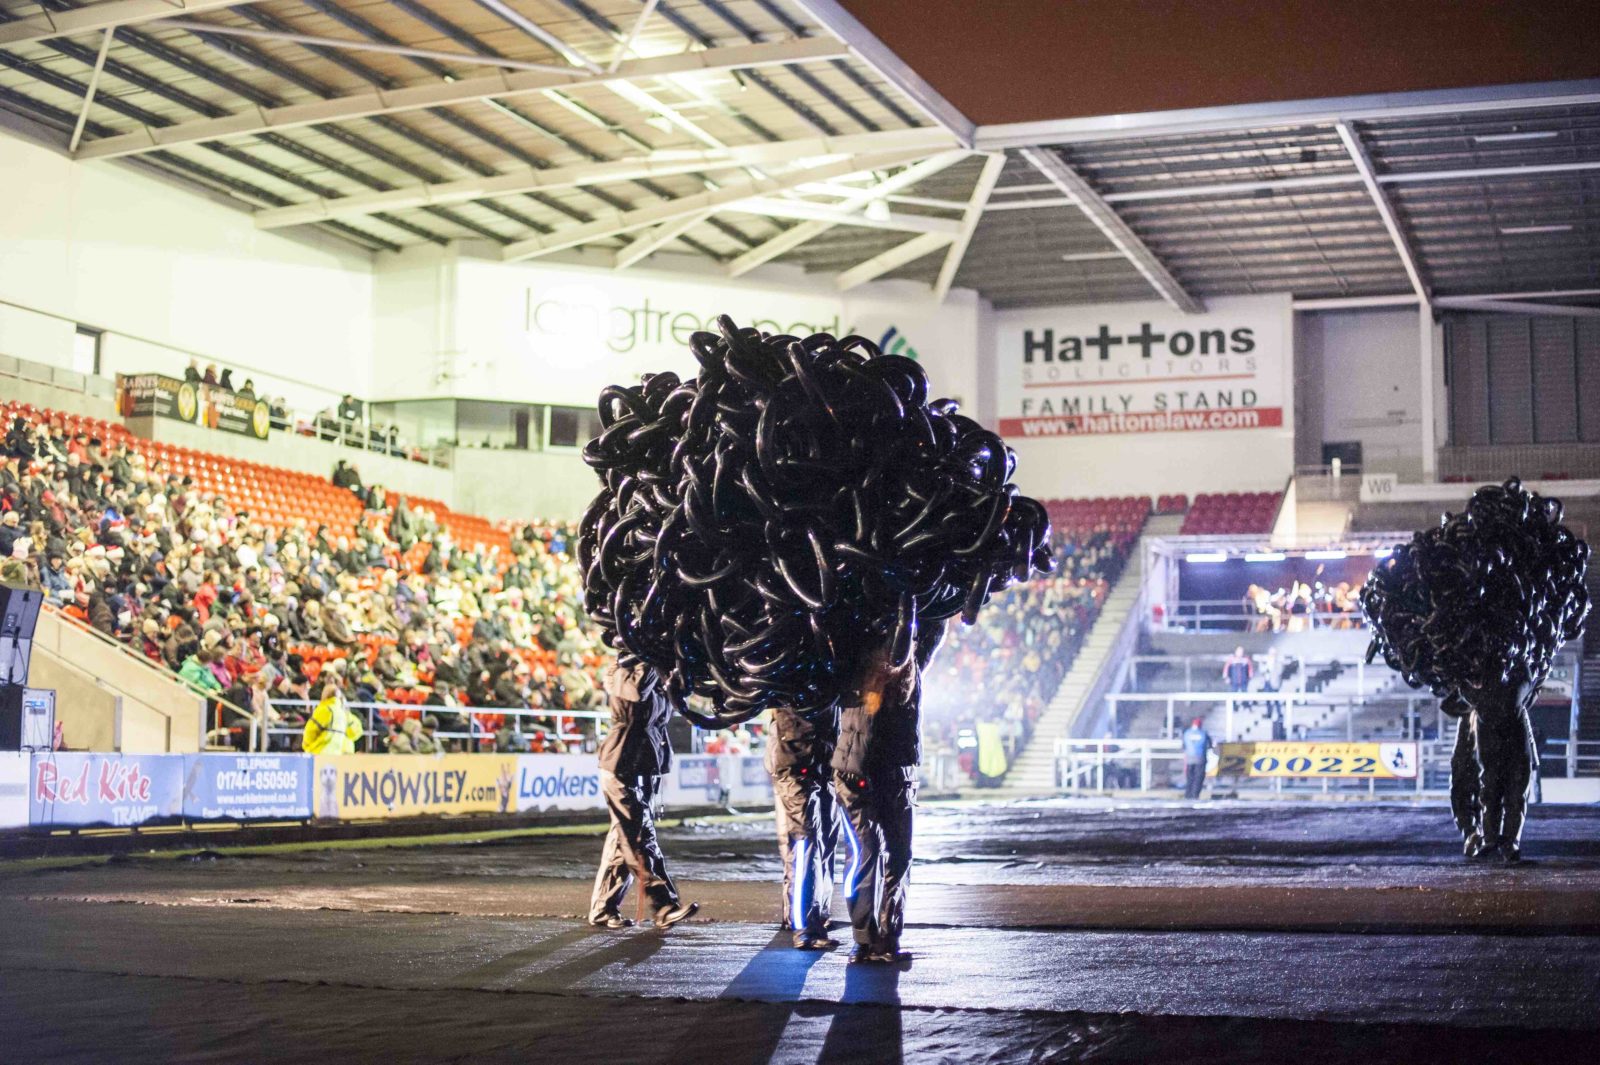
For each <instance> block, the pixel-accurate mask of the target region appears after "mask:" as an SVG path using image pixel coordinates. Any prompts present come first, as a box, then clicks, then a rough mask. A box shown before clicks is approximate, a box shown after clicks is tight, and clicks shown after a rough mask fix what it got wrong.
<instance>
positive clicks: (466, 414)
mask: <svg viewBox="0 0 1600 1065" xmlns="http://www.w3.org/2000/svg"><path fill="white" fill-rule="evenodd" d="M371 417H372V420H373V421H375V422H378V423H381V424H385V425H393V426H396V427H397V428H398V429H399V430H400V435H401V436H402V437H403V438H404V439H406V440H409V441H411V442H413V443H414V444H416V445H417V446H419V447H422V448H435V447H478V448H495V449H499V450H507V451H542V450H545V449H546V448H581V447H582V446H583V445H584V444H586V443H588V442H589V440H590V438H592V437H594V436H595V435H597V434H598V433H599V432H600V415H599V414H598V413H596V412H595V411H594V410H593V409H592V408H588V407H552V406H549V405H548V404H543V403H503V402H499V401H496V400H487V399H416V400H397V401H395V402H392V403H374V404H373V405H372V411H371Z"/></svg>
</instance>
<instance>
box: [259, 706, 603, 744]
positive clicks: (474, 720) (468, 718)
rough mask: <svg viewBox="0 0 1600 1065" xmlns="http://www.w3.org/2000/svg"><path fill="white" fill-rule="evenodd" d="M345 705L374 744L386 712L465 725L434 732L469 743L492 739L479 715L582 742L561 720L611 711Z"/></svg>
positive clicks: (296, 731)
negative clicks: (540, 727)
mask: <svg viewBox="0 0 1600 1065" xmlns="http://www.w3.org/2000/svg"><path fill="white" fill-rule="evenodd" d="M271 704H272V708H273V709H274V710H277V711H278V712H279V713H283V712H284V711H286V710H295V711H298V712H299V713H301V714H307V715H309V714H310V713H311V711H312V710H314V709H315V708H316V706H317V705H318V704H317V703H316V702H315V701H308V700H305V699H273V700H271ZM345 707H346V708H347V709H349V710H353V711H355V713H356V715H357V716H358V717H360V718H361V722H362V735H364V736H365V737H366V742H367V743H368V744H369V745H370V744H375V743H377V741H378V740H379V739H380V738H381V737H383V736H385V735H387V733H388V731H389V730H388V723H387V722H386V721H385V720H384V715H386V714H390V715H401V716H409V717H427V716H433V717H436V718H439V719H440V723H441V724H446V723H449V724H454V725H457V726H465V728H464V729H463V728H460V727H457V728H455V729H452V730H449V731H446V730H444V729H441V730H440V731H438V732H436V733H434V736H435V738H437V739H442V740H462V741H464V742H467V743H472V744H477V743H480V742H484V741H488V740H492V739H493V738H494V730H492V729H486V728H483V727H482V725H481V724H480V719H481V718H489V717H500V718H510V719H511V720H512V723H513V724H514V725H515V726H516V727H517V728H518V729H521V728H522V727H523V726H524V725H525V724H529V723H533V724H539V723H544V727H546V728H548V730H549V731H550V734H551V735H553V736H557V737H559V738H560V739H561V740H563V741H564V742H567V743H579V742H582V741H583V738H584V737H583V734H582V733H581V732H575V731H572V729H571V728H568V729H566V730H565V731H563V730H562V728H561V723H562V721H563V720H565V719H571V720H573V721H578V720H582V719H588V720H590V721H609V720H611V713H610V712H609V711H606V710H548V709H542V710H535V709H532V708H530V707H521V708H515V707H499V706H432V705H428V704H425V703H423V704H419V703H346V704H345ZM304 732H305V726H304V725H286V726H282V727H277V726H275V727H273V728H269V729H265V730H263V733H262V734H263V735H264V736H265V737H266V738H267V740H266V741H267V742H271V740H272V738H274V737H277V738H279V739H280V740H282V741H283V742H290V741H293V740H297V739H299V738H300V737H301V736H302V735H303V734H304ZM255 739H256V732H255V728H254V726H253V725H252V726H251V729H250V736H249V741H250V743H251V745H252V746H254V744H255Z"/></svg>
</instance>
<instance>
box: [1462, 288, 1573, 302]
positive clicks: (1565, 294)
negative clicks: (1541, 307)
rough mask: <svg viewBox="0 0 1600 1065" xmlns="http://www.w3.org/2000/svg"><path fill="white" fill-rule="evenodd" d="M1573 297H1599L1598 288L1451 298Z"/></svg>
mask: <svg viewBox="0 0 1600 1065" xmlns="http://www.w3.org/2000/svg"><path fill="white" fill-rule="evenodd" d="M1574 296H1600V288H1547V289H1541V290H1539V291H1522V292H1482V293H1478V294H1476V295H1472V296H1451V297H1450V298H1451V299H1455V300H1559V299H1570V298H1572V297H1574Z"/></svg>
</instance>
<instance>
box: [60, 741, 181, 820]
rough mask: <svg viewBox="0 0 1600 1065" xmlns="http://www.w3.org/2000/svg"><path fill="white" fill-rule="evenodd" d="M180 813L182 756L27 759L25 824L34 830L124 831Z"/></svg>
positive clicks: (63, 754)
mask: <svg viewBox="0 0 1600 1065" xmlns="http://www.w3.org/2000/svg"><path fill="white" fill-rule="evenodd" d="M182 814H183V756H182V755H176V754H78V753H71V752H59V753H55V754H36V755H34V757H33V772H32V780H31V782H30V784H29V787H28V821H29V823H31V824H33V825H36V826H49V827H58V826H62V827H64V826H74V825H79V826H81V825H114V826H118V827H128V826H131V825H142V824H145V823H147V822H150V821H158V820H163V819H168V818H177V817H180V816H182Z"/></svg>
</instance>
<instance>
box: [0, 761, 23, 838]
mask: <svg viewBox="0 0 1600 1065" xmlns="http://www.w3.org/2000/svg"><path fill="white" fill-rule="evenodd" d="M29 757H30V756H29V755H28V754H26V753H25V752H23V751H0V829H6V828H22V827H23V826H25V825H27V823H28V759H29Z"/></svg>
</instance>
